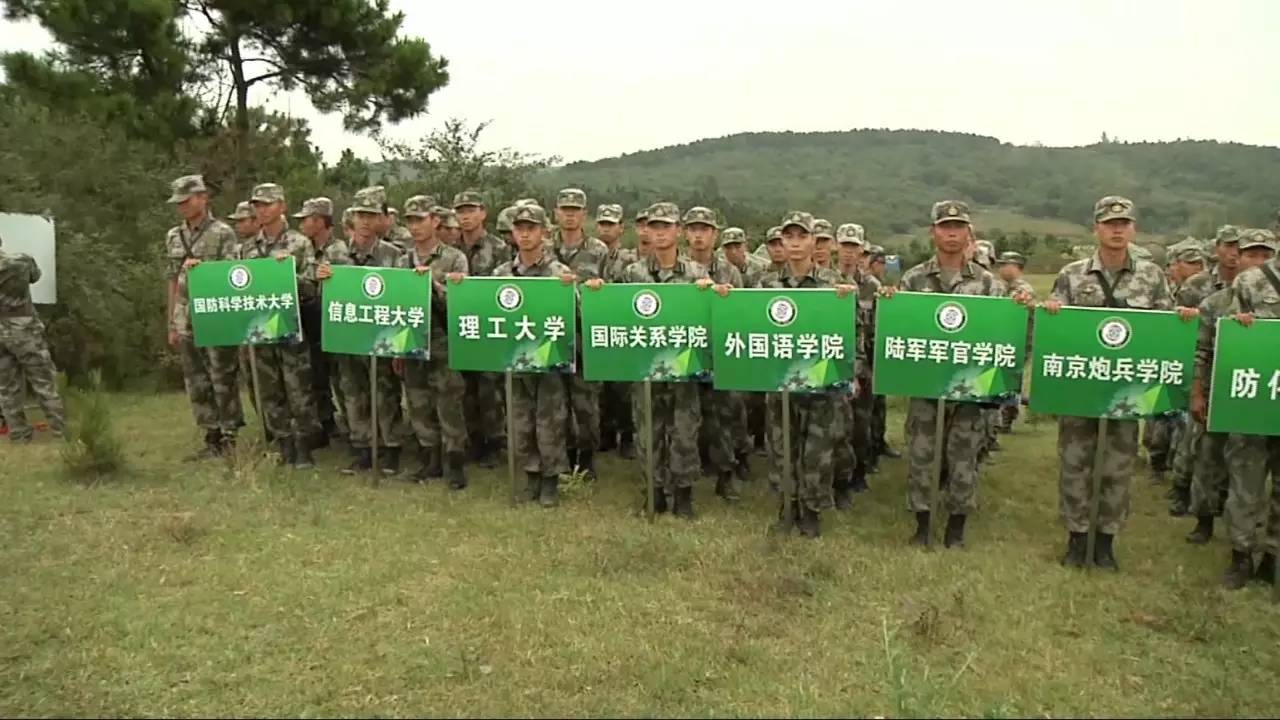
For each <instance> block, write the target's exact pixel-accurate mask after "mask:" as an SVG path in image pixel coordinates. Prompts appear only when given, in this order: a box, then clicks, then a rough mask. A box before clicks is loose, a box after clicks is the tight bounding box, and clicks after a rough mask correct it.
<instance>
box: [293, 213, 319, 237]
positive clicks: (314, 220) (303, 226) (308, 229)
mask: <svg viewBox="0 0 1280 720" xmlns="http://www.w3.org/2000/svg"><path fill="white" fill-rule="evenodd" d="M298 231H299V232H301V233H302V234H303V235H306V236H307V237H308V238H310V239H312V240H314V239H315V238H316V237H317V236H319V235H320V233H322V232H324V218H322V217H320V216H319V215H308V216H306V217H304V218H302V222H300V223H298Z"/></svg>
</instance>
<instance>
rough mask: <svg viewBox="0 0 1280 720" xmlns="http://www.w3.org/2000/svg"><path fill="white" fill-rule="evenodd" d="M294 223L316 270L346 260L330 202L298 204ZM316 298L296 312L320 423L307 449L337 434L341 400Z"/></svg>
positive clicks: (334, 360)
mask: <svg viewBox="0 0 1280 720" xmlns="http://www.w3.org/2000/svg"><path fill="white" fill-rule="evenodd" d="M293 217H294V218H296V219H298V221H299V223H298V230H299V231H301V232H302V234H303V235H305V236H306V237H307V240H309V241H310V242H311V257H312V259H313V260H314V261H315V263H316V266H317V267H319V266H320V265H324V264H332V263H333V262H334V261H335V260H341V258H344V257H346V256H347V255H348V254H349V252H350V250H349V249H348V248H347V244H346V243H345V242H343V241H342V240H338V239H336V238H334V237H333V201H332V200H330V199H329V198H327V197H316V198H311V199H310V200H307V201H306V202H304V203H302V209H301V210H299V211H298V212H296V213H294V214H293ZM320 306H321V302H320V295H319V294H318V293H317V294H316V295H315V297H313V298H311V299H310V300H308V301H306V302H304V303H302V306H301V307H300V308H299V311H300V314H301V318H302V336H303V338H304V339H306V341H307V350H308V354H309V358H310V361H311V392H312V394H313V395H314V396H315V406H316V417H317V418H319V420H320V428H321V430H322V432H321V433H320V435H319V436H317V437H315V438H313V439H312V441H311V447H313V448H320V447H328V445H329V437H330V436H332V435H335V434H337V422H336V420H335V419H334V416H335V415H337V414H338V413H337V410H336V409H335V397H337V398H342V397H343V396H342V393H341V391H339V392H337V393H335V392H334V390H333V387H334V386H335V385H338V384H339V382H338V375H339V372H340V371H339V370H338V357H339V356H338V355H334V354H330V353H326V352H325V351H324V349H323V348H322V347H321V342H320V340H321V338H320V328H321V324H322V322H321V319H322V316H323V311H322V310H321V307H320Z"/></svg>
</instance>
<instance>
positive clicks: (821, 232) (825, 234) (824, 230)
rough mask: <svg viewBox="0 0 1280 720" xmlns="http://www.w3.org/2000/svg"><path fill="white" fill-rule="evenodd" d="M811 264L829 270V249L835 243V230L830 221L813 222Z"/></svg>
mask: <svg viewBox="0 0 1280 720" xmlns="http://www.w3.org/2000/svg"><path fill="white" fill-rule="evenodd" d="M813 239H814V246H813V262H814V263H815V264H817V266H818V267H822V268H828V269H830V268H831V266H832V264H833V263H832V262H831V248H832V246H833V245H835V242H836V228H835V226H834V225H832V224H831V221H830V220H823V219H822V218H815V219H814V221H813Z"/></svg>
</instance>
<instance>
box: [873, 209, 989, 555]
mask: <svg viewBox="0 0 1280 720" xmlns="http://www.w3.org/2000/svg"><path fill="white" fill-rule="evenodd" d="M932 219H933V227H932V229H931V230H930V234H931V235H932V237H933V245H934V248H935V249H936V252H935V255H934V256H933V257H932V258H929V259H928V260H926V261H925V262H923V263H921V264H919V265H917V266H915V267H913V268H911V269H910V270H908V271H907V272H905V273H903V275H902V280H901V281H900V282H899V283H898V285H899V288H900V289H902V290H906V291H911V292H927V293H947V294H950V295H980V296H995V295H999V294H1000V291H999V288H998V287H997V284H996V279H995V278H994V277H993V276H992V275H991V273H989V272H987V271H986V270H984V269H983V268H982V267H981V266H980V265H978V264H977V263H974V262H966V261H965V259H964V258H965V251H966V248H967V247H968V246H969V243H970V238H971V237H972V233H973V228H972V225H971V224H970V222H971V221H970V218H969V206H968V205H966V204H965V203H963V202H960V201H957V200H943V201H941V202H937V203H934V205H933V211H932ZM893 292H894V289H893V288H890V287H886V288H883V289H881V295H882V296H883V297H885V298H892V297H893ZM881 302H884V300H882V301H881ZM984 411H985V408H983V407H982V406H980V405H978V404H975V403H947V406H946V414H947V417H946V422H945V426H944V431H943V432H944V437H943V438H941V439H938V438H936V437H935V435H936V429H937V425H936V422H935V421H936V419H937V413H938V402H937V401H936V400H925V399H921V398H911V400H910V403H909V405H908V409H907V423H906V434H907V444H908V447H909V454H910V458H909V465H908V469H907V486H908V489H907V509H908V510H910V511H912V512H914V513H915V515H916V532H915V535H913V536H912V538H911V543H912V544H916V545H924V544H927V543H928V541H929V531H930V522H931V519H932V518H931V510H932V507H933V503H932V499H933V493H934V492H935V488H934V484H935V483H937V482H939V481H938V478H935V477H933V461H934V453H935V452H936V451H937V450H938V449H941V451H942V479H941V484H942V490H941V491H943V492H945V493H946V497H945V504H946V509H947V512H948V517H947V529H946V534H945V535H944V537H943V545H944V546H946V547H958V546H962V545H963V544H964V529H965V522H966V519H967V518H968V516H969V514H970V513H972V512H974V511H975V510H976V509H977V507H978V503H977V491H978V453H979V451H980V450H981V448H982V444H983V441H984V427H985V426H984V422H985V419H984V415H983V413H984Z"/></svg>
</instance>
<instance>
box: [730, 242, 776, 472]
mask: <svg viewBox="0 0 1280 720" xmlns="http://www.w3.org/2000/svg"><path fill="white" fill-rule="evenodd" d="M746 242H747V234H746V232H745V231H743V230H742V228H736V227H731V228H725V231H724V232H723V233H721V234H720V248H721V250H720V252H721V255H723V253H724V248H725V247H727V246H729V245H733V244H735V243H746ZM762 247H763V246H762ZM771 265H772V264H771V263H770V262H769V261H768V260H767V259H766V258H762V257H759V256H757V255H754V254H748V255H747V260H746V263H744V264H743V265H734V267H735V268H736V269H737V270H738V272H739V273H740V274H741V275H742V287H745V288H754V287H759V286H760V279H761V278H762V277H763V276H764V275H765V273H767V272H769V270H770V269H771ZM735 395H736V396H737V398H738V401H739V405H740V409H739V411H738V412H739V414H740V417H739V419H738V422H737V427H739V428H746V433H745V434H742V433H739V434H738V435H737V436H736V437H735V440H736V443H735V445H736V449H737V452H738V464H739V472H740V473H745V472H746V471H747V470H748V466H747V460H746V456H747V454H748V453H750V452H751V450H752V448H753V446H754V447H755V448H756V449H758V450H761V451H763V450H764V448H765V438H766V436H767V435H768V431H767V430H766V429H765V396H764V395H763V394H761V393H735ZM753 437H754V438H755V442H754V443H753V442H752V438H753Z"/></svg>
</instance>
